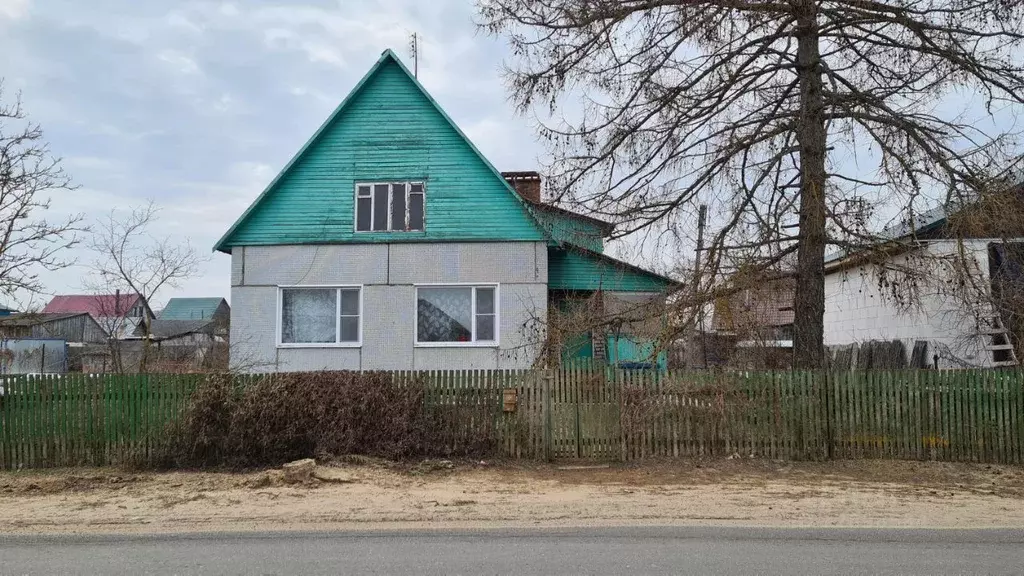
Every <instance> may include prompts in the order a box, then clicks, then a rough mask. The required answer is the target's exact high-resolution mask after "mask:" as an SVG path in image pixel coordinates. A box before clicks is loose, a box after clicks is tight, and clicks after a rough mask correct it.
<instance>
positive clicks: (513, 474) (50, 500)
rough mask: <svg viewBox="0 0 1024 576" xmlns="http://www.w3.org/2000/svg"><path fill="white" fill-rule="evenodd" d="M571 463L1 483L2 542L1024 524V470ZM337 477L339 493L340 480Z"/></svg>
mask: <svg viewBox="0 0 1024 576" xmlns="http://www.w3.org/2000/svg"><path fill="white" fill-rule="evenodd" d="M566 464H567V465H564V466H557V465H547V464H533V463H497V464H494V463H481V462H450V461H429V462H423V463H417V464H402V465H396V464H391V463H388V462H384V461H377V460H373V461H363V460H359V459H345V460H341V461H338V462H335V463H333V467H330V468H322V469H320V470H321V472H322V473H321V474H318V475H320V476H322V477H324V478H327V479H328V481H320V480H316V475H314V479H313V480H312V481H310V482H309V483H308V484H302V485H288V484H285V483H284V482H283V480H282V476H281V473H280V472H279V471H277V470H264V471H254V472H250V473H241V474H236V473H211V472H174V473H166V474H142V475H130V474H125V473H123V472H120V471H115V470H103V469H95V470H88V471H86V472H83V471H82V470H73V471H68V470H65V471H60V470H57V471H48V472H12V473H3V474H0V532H4V533H12V532H21V533H41V532H69V531H70V532H89V531H117V532H122V531H147V532H161V531H192V530H202V531H206V530H246V529H291V528H297V529H316V528H331V527H341V526H360V527H369V526H370V525H373V526H377V527H381V526H399V525H402V526H408V525H412V526H434V527H443V526H491V525H503V526H508V525H512V526H515V525H538V524H540V525H555V526H564V525H608V524H723V525H760V526H903V527H957V528H967V527H1009V526H1018V527H1019V526H1021V525H1024V469H1020V468H1013V467H1007V466H984V465H964V464H945V463H930V462H893V461H851V462H829V463H788V462H771V461H760V460H743V459H736V460H671V461H653V462H652V461H648V462H645V463H643V464H628V465H606V466H591V465H587V464H586V463H582V464H581V463H579V462H573V463H566ZM339 479H343V481H338V480H339Z"/></svg>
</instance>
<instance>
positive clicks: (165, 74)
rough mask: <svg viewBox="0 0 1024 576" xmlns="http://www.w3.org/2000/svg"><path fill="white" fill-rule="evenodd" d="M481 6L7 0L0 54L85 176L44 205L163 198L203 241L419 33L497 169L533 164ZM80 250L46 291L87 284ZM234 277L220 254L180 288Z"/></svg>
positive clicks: (176, 229)
mask: <svg viewBox="0 0 1024 576" xmlns="http://www.w3.org/2000/svg"><path fill="white" fill-rule="evenodd" d="M12 7H17V8H12ZM472 10H473V7H472V4H471V3H467V2H464V1H463V0H434V1H432V2H431V3H430V4H429V5H422V4H421V3H420V2H418V1H417V0H398V1H385V0H379V1H377V0H368V1H361V2H344V1H337V0H303V1H302V2H285V1H284V0H277V1H273V0H270V1H267V2H238V3H227V2H211V1H208V0H181V1H177V0H176V1H171V0H166V1H162V2H157V1H154V2H138V1H135V0H103V1H99V0H97V2H89V3H85V2H81V1H80V0H48V1H47V2H46V3H37V4H31V5H29V4H28V3H27V2H25V1H24V0H21V1H17V2H12V0H0V21H2V22H4V24H3V27H4V34H0V53H3V54H4V55H5V57H8V58H7V60H8V63H6V64H5V69H4V72H3V74H4V76H5V82H6V85H7V87H8V88H10V89H11V90H13V89H20V90H22V92H23V98H24V101H25V105H26V108H27V109H28V111H29V113H30V115H31V118H32V120H33V121H36V122H38V123H40V124H41V125H42V127H43V129H44V131H45V134H46V137H47V139H48V140H49V142H50V144H51V148H52V149H53V151H54V153H55V154H57V155H59V156H62V157H64V158H65V160H64V166H65V168H66V169H67V170H68V172H69V173H70V174H71V175H72V176H73V178H74V179H75V182H76V183H78V184H79V185H81V188H80V189H78V190H76V191H75V192H71V193H61V194H56V195H55V196H54V202H53V210H52V214H49V215H47V217H50V218H56V217H58V216H60V215H61V214H71V213H78V212H83V213H85V215H86V217H87V219H89V220H91V221H95V220H96V219H98V218H100V217H102V216H103V215H104V214H107V213H108V212H109V211H110V210H112V209H115V208H127V207H130V206H134V205H139V204H142V203H144V202H146V201H147V200H149V199H152V200H154V201H155V202H157V203H158V204H159V205H160V206H161V207H162V211H161V213H160V219H159V221H158V223H157V225H156V226H155V227H154V233H155V234H158V235H171V236H172V237H174V238H175V239H177V240H180V241H181V242H185V241H188V242H190V243H191V244H192V245H193V246H195V247H197V248H198V249H199V250H200V251H201V252H204V253H208V252H209V251H210V250H211V249H212V247H213V244H214V243H215V242H216V241H217V239H219V237H220V236H221V235H222V234H223V233H224V232H225V231H226V230H227V228H228V227H229V226H230V225H231V224H232V223H233V222H234V221H235V219H237V218H238V217H239V216H240V215H241V213H242V212H243V211H244V210H245V209H246V207H248V205H249V204H250V203H251V202H252V201H253V200H254V199H255V198H256V196H257V195H258V194H259V193H260V192H262V191H263V189H264V187H265V186H266V185H267V183H269V182H270V181H271V180H272V179H273V178H274V176H275V175H276V174H277V172H278V170H280V169H281V168H282V167H283V166H284V165H285V164H286V163H287V162H288V160H289V159H290V158H291V157H292V156H293V155H294V154H295V153H296V152H297V151H298V149H299V148H300V147H301V146H302V145H303V144H304V143H305V142H306V140H307V139H308V138H309V137H310V135H312V133H313V132H314V131H315V130H316V129H317V127H318V126H319V125H320V124H321V123H322V122H323V121H324V119H325V118H326V117H327V116H328V115H329V114H330V112H331V111H332V110H333V109H334V108H335V107H336V106H337V105H338V104H339V103H340V102H341V100H342V99H343V98H344V97H345V95H346V94H347V93H348V91H349V90H351V89H352V88H353V87H354V85H355V83H356V82H357V81H358V80H359V78H361V77H362V76H363V74H365V72H366V70H367V69H368V68H369V67H370V66H371V65H372V64H373V63H374V62H375V61H376V60H377V58H378V57H379V56H380V53H381V51H382V50H384V49H385V48H391V49H393V50H395V51H396V53H398V54H400V55H402V56H403V57H406V54H407V52H408V51H407V45H408V40H409V35H410V34H411V32H413V31H416V32H417V33H418V34H419V37H420V49H421V50H420V52H421V61H420V69H419V77H420V80H421V81H422V82H423V84H424V85H425V86H426V87H427V89H428V90H429V91H430V92H431V93H432V94H433V95H434V96H435V97H436V99H437V100H438V102H439V103H440V104H441V105H442V106H443V107H444V108H445V109H446V110H447V111H448V113H449V114H450V115H451V116H452V117H453V119H454V120H455V121H456V123H458V124H459V125H460V126H461V127H463V128H464V129H465V130H466V132H467V133H468V134H469V135H470V137H471V138H472V139H473V141H474V142H475V143H476V144H477V145H478V146H479V147H480V148H481V150H482V151H483V152H484V154H485V155H487V156H488V157H489V158H490V159H491V160H492V161H493V162H494V164H495V165H496V166H497V167H498V168H499V169H524V168H530V167H531V166H534V165H535V159H536V157H537V154H538V153H539V151H540V150H539V147H538V145H537V143H536V142H535V139H534V137H533V133H532V131H531V129H530V127H529V124H528V123H527V121H526V120H524V119H522V118H518V117H516V116H515V115H514V113H513V111H512V110H511V109H510V107H509V105H508V104H507V102H506V100H505V98H506V95H505V92H504V89H503V86H502V82H501V77H500V64H501V59H502V58H503V56H504V52H503V50H504V49H503V48H502V46H501V45H500V43H499V42H497V41H494V40H491V39H489V38H486V37H480V36H477V35H476V30H475V29H474V27H473V24H472V19H471V17H472ZM12 14H13V15H15V16H14V17H12V16H11V15H12ZM70 256H71V257H72V258H74V259H76V260H78V261H79V262H80V265H79V266H78V267H76V268H72V269H68V270H65V271H62V272H58V273H54V274H46V275H44V277H45V280H46V282H47V285H48V286H49V289H50V291H51V292H54V293H60V292H68V291H74V290H79V289H81V277H82V275H83V274H84V272H85V268H84V266H85V264H87V263H88V262H89V261H90V260H91V259H92V256H91V255H90V254H89V253H88V252H87V251H85V250H77V251H75V252H73V253H72V254H71V255H70ZM229 275H230V265H229V258H228V257H226V256H223V255H215V256H213V257H212V259H211V261H210V263H209V264H208V265H207V266H206V267H205V268H204V270H203V273H202V275H201V276H200V277H198V278H195V279H193V280H190V281H188V282H186V283H185V284H183V285H182V287H181V288H179V289H176V290H174V291H173V292H174V295H185V296H202V295H222V296H227V295H228V294H229V291H230V290H229ZM170 295H171V294H167V295H165V296H164V298H166V297H169V296H170Z"/></svg>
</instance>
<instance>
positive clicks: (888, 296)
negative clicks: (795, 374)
mask: <svg viewBox="0 0 1024 576" xmlns="http://www.w3.org/2000/svg"><path fill="white" fill-rule="evenodd" d="M1017 201H1018V202H1019V200H1017ZM970 206H971V205H968V208H965V209H961V210H952V209H946V208H937V209H934V210H931V211H928V212H925V213H923V214H920V215H918V216H917V217H915V218H914V220H913V222H912V225H911V224H907V225H904V226H902V227H900V228H898V229H895V230H890V231H887V232H886V233H885V235H886V237H888V238H891V240H890V241H887V242H886V243H885V244H884V245H881V247H880V249H878V250H874V251H873V253H872V254H870V255H869V256H865V254H864V253H863V252H855V253H849V254H846V253H836V254H832V255H830V256H829V257H827V258H826V269H825V344H826V345H827V346H829V347H830V348H833V349H836V348H838V347H849V346H851V345H859V346H860V348H861V351H860V354H861V356H862V357H861V358H860V359H859V361H858V359H857V358H856V357H854V358H853V360H852V364H853V365H855V366H861V367H871V366H876V365H877V363H873V362H872V361H871V359H870V358H864V357H863V356H864V353H865V347H864V344H865V343H869V342H871V343H873V344H874V346H873V347H874V349H875V351H874V352H873V353H874V354H875V355H883V354H884V355H888V356H893V355H898V356H901V358H899V359H898V360H899V362H900V363H901V364H902V363H904V362H905V363H906V364H905V365H911V366H915V367H938V368H957V367H970V366H979V367H998V366H1016V365H1018V358H1019V354H1018V349H1017V348H1016V347H1017V346H1019V345H1020V340H1021V338H1020V335H1021V333H1022V329H1024V326H1022V325H1021V318H1020V313H1021V312H1022V311H1024V309H1022V306H1021V304H1022V302H1024V274H1022V266H1024V230H1002V231H1000V232H999V233H998V234H995V233H993V232H992V231H988V232H986V231H978V230H975V233H974V234H969V235H966V238H965V235H964V233H963V231H962V230H959V231H956V232H955V233H954V229H955V228H956V226H957V224H956V223H957V219H958V218H959V219H961V220H962V219H964V218H966V216H964V210H969V209H971V208H970ZM1015 236H1016V237H1015ZM905 270H911V271H913V272H912V273H910V274H906V273H905V272H903V271H905ZM868 353H869V354H870V353H872V352H868ZM844 354H846V356H845V357H844V360H843V362H842V363H843V364H848V363H850V362H851V360H850V356H849V353H848V351H847V352H844ZM886 362H891V359H889V358H887V359H886Z"/></svg>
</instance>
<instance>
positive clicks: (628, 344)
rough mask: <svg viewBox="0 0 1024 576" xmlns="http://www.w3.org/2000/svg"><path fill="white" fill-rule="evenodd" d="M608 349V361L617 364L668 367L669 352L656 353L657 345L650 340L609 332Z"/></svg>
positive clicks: (662, 368)
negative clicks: (614, 334)
mask: <svg viewBox="0 0 1024 576" xmlns="http://www.w3.org/2000/svg"><path fill="white" fill-rule="evenodd" d="M607 350H608V362H609V363H610V364H613V365H616V366H629V365H633V364H653V365H654V366H656V367H657V368H659V369H661V370H667V369H668V354H666V353H665V351H664V350H661V351H658V352H657V354H655V350H657V346H656V345H655V343H654V342H652V341H650V340H644V339H642V338H638V337H636V336H631V335H626V334H620V335H618V336H613V335H611V334H609V335H608V348H607Z"/></svg>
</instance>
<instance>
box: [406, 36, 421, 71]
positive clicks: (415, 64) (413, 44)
mask: <svg viewBox="0 0 1024 576" xmlns="http://www.w3.org/2000/svg"><path fill="white" fill-rule="evenodd" d="M419 48H420V46H419V42H417V39H416V33H415V32H413V33H412V36H410V37H409V53H410V54H411V55H412V75H413V77H414V78H419V75H420V50H419Z"/></svg>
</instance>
